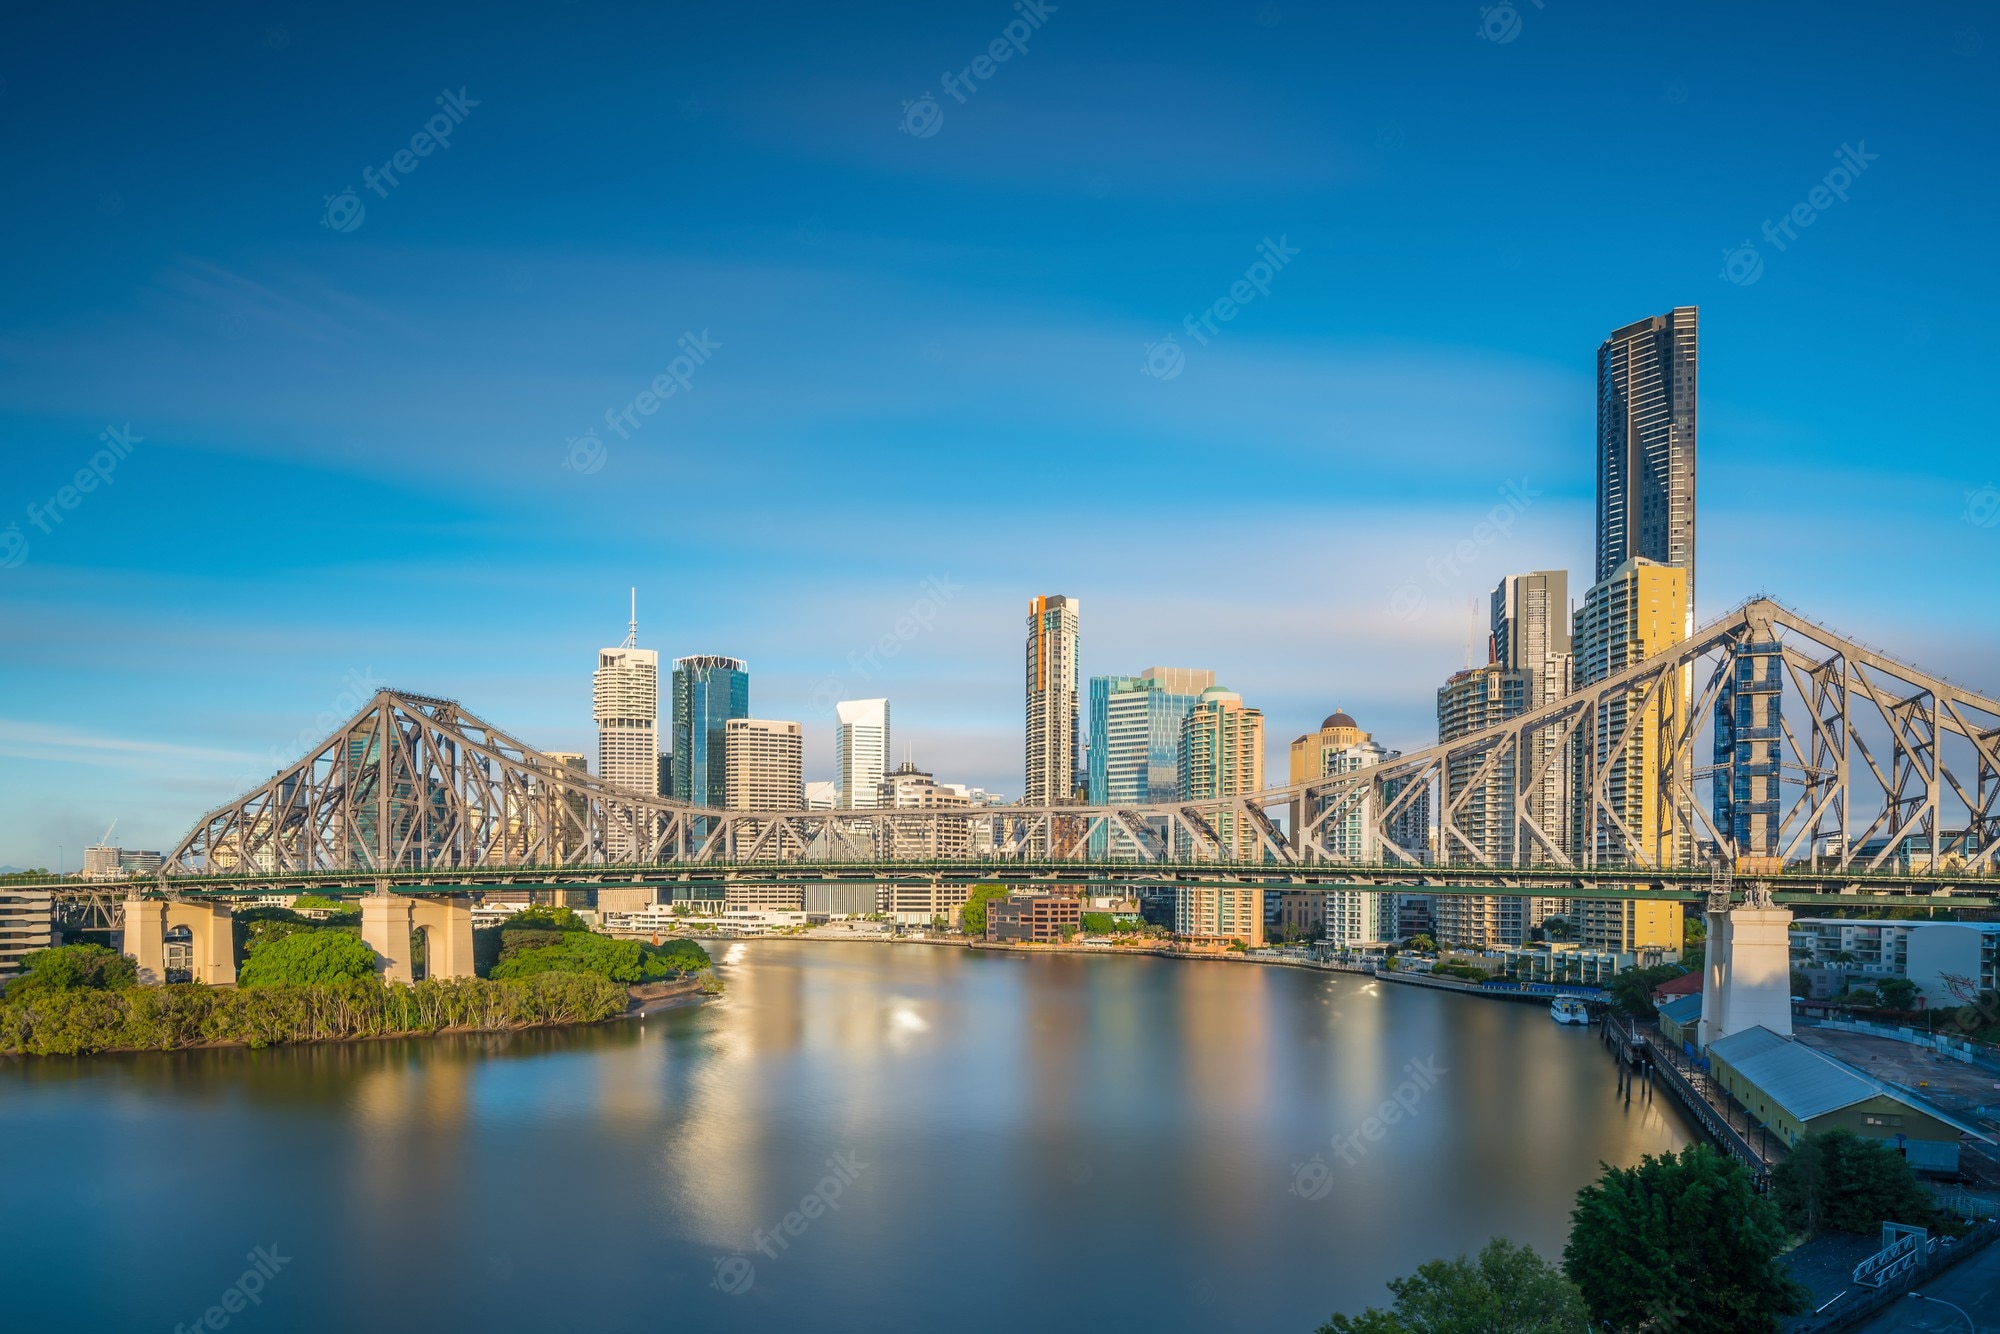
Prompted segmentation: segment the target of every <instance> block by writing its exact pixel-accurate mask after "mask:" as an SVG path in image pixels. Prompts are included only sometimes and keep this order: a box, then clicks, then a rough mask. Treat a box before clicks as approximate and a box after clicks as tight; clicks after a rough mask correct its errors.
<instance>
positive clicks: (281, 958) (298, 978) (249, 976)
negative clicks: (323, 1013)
mask: <svg viewBox="0 0 2000 1334" xmlns="http://www.w3.org/2000/svg"><path fill="white" fill-rule="evenodd" d="M376 968H377V964H376V959H375V951H374V950H372V949H369V948H368V946H366V945H364V944H362V943H361V938H360V937H359V936H353V935H349V934H348V933H347V932H345V931H301V932H299V933H298V934H297V935H291V936H285V937H284V938H282V939H280V940H273V941H269V942H267V943H265V944H262V945H259V946H258V947H257V948H256V950H255V951H253V952H252V953H251V955H250V957H249V958H247V959H245V960H244V961H243V967H242V969H241V970H240V971H239V972H238V973H237V974H236V981H237V984H238V985H239V986H245V987H272V986H285V985H295V986H305V985H320V984H325V983H329V982H342V981H346V980H349V979H356V980H359V979H363V978H372V977H374V976H375V975H376Z"/></svg>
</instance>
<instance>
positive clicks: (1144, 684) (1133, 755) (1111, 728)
mask: <svg viewBox="0 0 2000 1334" xmlns="http://www.w3.org/2000/svg"><path fill="white" fill-rule="evenodd" d="M1213 684H1215V673H1214V672H1206V671H1194V670H1191V669H1188V668H1180V667H1148V668H1147V669H1146V670H1145V671H1144V672H1142V673H1140V674H1139V675H1138V676H1093V677H1091V678H1090V732H1089V737H1090V740H1089V748H1088V749H1089V786H1090V803H1091V805H1093V806H1145V805H1160V804H1164V803H1166V802H1171V801H1175V800H1178V799H1179V797H1180V790H1179V784H1180V749H1181V723H1182V722H1183V721H1185V720H1186V718H1187V716H1188V714H1189V713H1190V712H1191V711H1192V710H1193V709H1194V706H1195V704H1196V703H1197V702H1198V701H1199V700H1200V698H1201V692H1202V690H1204V689H1205V688H1207V687H1208V686H1210V685H1213ZM1091 841H1092V844H1093V847H1092V849H1091V851H1092V853H1093V854H1095V855H1099V856H1102V855H1104V854H1105V853H1106V852H1107V851H1108V850H1110V849H1109V840H1108V839H1107V838H1106V836H1105V834H1104V832H1103V831H1102V830H1100V831H1098V832H1097V833H1096V834H1094V835H1093V836H1092V839H1091ZM1121 841H1124V840H1122V837H1121ZM1120 851H1121V855H1131V854H1132V853H1133V852H1135V851H1136V849H1131V848H1126V849H1122V850H1120Z"/></svg>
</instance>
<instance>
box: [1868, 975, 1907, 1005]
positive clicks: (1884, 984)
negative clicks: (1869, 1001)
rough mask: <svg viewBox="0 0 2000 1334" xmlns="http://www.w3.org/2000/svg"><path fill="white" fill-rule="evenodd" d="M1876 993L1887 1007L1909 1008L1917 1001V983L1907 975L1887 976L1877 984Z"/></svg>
mask: <svg viewBox="0 0 2000 1334" xmlns="http://www.w3.org/2000/svg"><path fill="white" fill-rule="evenodd" d="M1875 994H1876V995H1877V996H1878V997H1880V998H1881V1001H1882V1004H1883V1006H1884V1007H1885V1008H1887V1009H1891V1010H1908V1009H1911V1008H1913V1007H1914V1006H1915V1005H1916V1003H1917V984H1916V983H1914V982H1912V981H1910V979H1909V978H1907V977H1885V978H1883V979H1882V980H1881V981H1880V982H1877V983H1876V984H1875Z"/></svg>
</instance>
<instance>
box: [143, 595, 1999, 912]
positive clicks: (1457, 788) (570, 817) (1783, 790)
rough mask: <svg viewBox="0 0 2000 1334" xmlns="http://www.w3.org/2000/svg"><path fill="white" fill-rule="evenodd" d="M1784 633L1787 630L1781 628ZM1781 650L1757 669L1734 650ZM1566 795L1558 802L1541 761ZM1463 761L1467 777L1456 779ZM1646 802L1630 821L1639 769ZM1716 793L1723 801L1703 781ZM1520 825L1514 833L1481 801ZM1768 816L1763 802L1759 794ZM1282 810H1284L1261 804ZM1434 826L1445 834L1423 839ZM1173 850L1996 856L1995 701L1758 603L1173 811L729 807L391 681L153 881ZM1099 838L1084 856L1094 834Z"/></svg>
mask: <svg viewBox="0 0 2000 1334" xmlns="http://www.w3.org/2000/svg"><path fill="white" fill-rule="evenodd" d="M1773 646H1775V647H1773ZM1756 659H1768V660H1769V661H1770V662H1772V663H1775V664H1776V668H1775V669H1767V672H1766V675H1767V676H1768V677H1770V679H1769V680H1766V679H1765V678H1763V677H1759V678H1758V680H1759V681H1761V682H1762V684H1752V685H1743V684H1741V683H1740V682H1739V683H1738V684H1737V685H1736V686H1734V687H1731V686H1730V685H1729V683H1730V682H1731V681H1736V680H1737V674H1739V673H1741V672H1742V671H1744V670H1745V668H1744V663H1745V662H1752V666H1753V667H1754V665H1755V663H1754V661H1752V660H1756ZM1753 689H1754V690H1761V691H1764V692H1766V693H1771V694H1777V693H1779V692H1782V694H1783V697H1784V699H1785V700H1786V701H1787V703H1786V706H1785V707H1783V708H1782V709H1780V710H1779V711H1778V714H1777V716H1778V718H1779V719H1780V722H1779V723H1778V724H1777V725H1776V726H1775V727H1774V728H1773V729H1771V731H1772V736H1771V738H1770V740H1771V743H1772V745H1773V747H1774V749H1775V750H1776V751H1777V752H1779V753H1778V755H1777V758H1775V759H1773V760H1771V761H1770V762H1769V764H1768V765H1767V766H1766V767H1767V768H1768V769H1769V772H1770V773H1771V774H1773V775H1775V776H1777V781H1776V782H1775V783H1774V784H1772V786H1771V790H1773V791H1775V792H1777V793H1778V797H1777V799H1776V800H1775V801H1774V802H1767V803H1765V805H1766V806H1768V808H1769V814H1768V815H1761V816H1760V817H1759V819H1760V821H1761V823H1759V824H1758V826H1757V828H1758V829H1759V831H1760V832H1759V834H1758V836H1757V837H1758V839H1759V840H1761V844H1762V845H1761V846H1758V847H1739V846H1737V844H1738V840H1737V839H1736V838H1735V836H1734V833H1733V831H1732V830H1730V829H1724V828H1721V827H1719V826H1718V823H1717V821H1716V819H1715V818H1714V817H1713V815H1712V814H1711V807H1713V806H1714V804H1715V803H1714V798H1715V785H1716V784H1717V783H1724V784H1729V785H1731V788H1732V790H1733V789H1734V785H1735V783H1736V780H1737V779H1738V777H1739V774H1738V773H1737V768H1738V766H1739V764H1741V763H1742V762H1741V761H1739V760H1737V759H1735V758H1731V759H1730V760H1728V761H1727V762H1721V761H1718V762H1717V763H1713V764H1707V765H1704V764H1702V763H1700V762H1699V761H1698V759H1697V751H1698V748H1699V746H1700V744H1701V741H1702V739H1703V738H1704V737H1708V736H1712V735H1713V732H1714V729H1715V726H1716V719H1717V711H1718V708H1719V707H1720V706H1721V702H1722V701H1723V700H1724V698H1725V697H1728V696H1730V695H1731V691H1732V690H1737V691H1740V690H1753ZM1556 773H1560V774H1561V775H1563V776H1564V778H1565V780H1566V790H1567V791H1568V793H1569V794H1570V796H1569V800H1567V801H1565V802H1563V803H1561V804H1560V808H1559V809H1555V810H1550V809H1547V805H1548V803H1546V802H1545V801H1544V800H1543V799H1542V798H1541V797H1540V796H1539V795H1538V794H1540V793H1542V792H1544V791H1545V790H1546V788H1547V782H1546V780H1548V779H1549V778H1550V777H1551V775H1552V774H1556ZM1455 775H1456V777H1455ZM1634 783H1643V784H1646V785H1649V786H1650V788H1651V790H1652V791H1653V792H1655V793H1657V794H1658V798H1657V800H1656V801H1654V802H1653V803H1652V806H1651V809H1652V811H1653V815H1654V822H1653V823H1652V824H1651V825H1650V826H1649V827H1645V828H1634V827H1633V817H1634V805H1633V803H1632V802H1631V801H1630V800H1628V799H1626V796H1625V793H1626V789H1627V787H1628V786H1629V785H1631V784H1634ZM1704 787H1706V789H1707V796H1708V798H1709V800H1708V801H1706V802H1705V801H1704V800H1703V799H1702V797H1703V791H1702V789H1703V788H1704ZM1482 791H1483V792H1486V793H1489V794H1490V793H1492V792H1496V791H1497V792H1499V793H1500V794H1501V796H1500V798H1499V799H1498V800H1497V801H1487V802H1486V804H1485V807H1484V809H1486V810H1498V811H1499V812H1501V814H1502V816H1503V817H1504V819H1505V821H1506V829H1505V831H1504V832H1505V836H1504V838H1502V839H1500V840H1499V846H1500V848H1501V851H1500V852H1499V853H1498V854H1496V853H1495V852H1494V851H1493V850H1492V849H1493V841H1492V840H1491V839H1490V838H1489V837H1486V836H1485V834H1486V833H1489V832H1490V831H1481V830H1479V829H1475V828H1473V827H1471V826H1470V824H1469V823H1468V822H1469V821H1470V819H1471V814H1470V813H1471V812H1472V810H1473V809H1474V807H1473V804H1472V794H1474V793H1475V792H1482ZM1761 809H1763V808H1762V807H1760V810H1761ZM1276 813H1284V814H1285V816H1286V821H1285V824H1284V826H1283V827H1281V826H1280V824H1279V822H1278V820H1277V819H1275V818H1274V814H1276ZM1433 816H1435V820H1436V840H1437V850H1438V851H1437V853H1436V854H1435V855H1434V854H1433V851H1432V848H1431V845H1430V837H1431V834H1430V831H1431V823H1432V818H1433ZM1113 846H1115V848H1116V849H1117V853H1118V856H1120V857H1121V858H1123V859H1125V860H1133V859H1136V860H1138V861H1139V862H1141V863H1158V864H1161V865H1169V864H1172V865H1179V864H1184V863H1188V862H1211V863H1216V864H1240V863H1245V862H1249V863H1257V864H1263V865H1268V866H1271V867H1273V868H1284V867H1290V866H1301V867H1303V866H1324V865H1347V864H1352V865H1357V866H1360V865H1377V864H1382V865H1392V866H1406V867H1416V866H1423V865H1426V864H1429V863H1432V862H1434V861H1442V862H1444V863H1446V864H1452V865H1465V866H1471V867H1477V866H1489V867H1499V866H1531V865H1537V866H1552V867H1561V868H1571V869H1575V870H1577V871H1579V872H1588V871H1590V870H1592V869H1596V868H1604V867H1610V866H1634V867H1642V868H1643V867H1661V868H1665V867H1672V866H1676V865H1683V864H1686V862H1687V860H1688V859H1689V858H1690V856H1691V855H1692V852H1693V850H1694V849H1695V848H1697V847H1698V846H1712V847H1713V848H1714V850H1715V851H1716V853H1717V854H1718V855H1720V856H1723V857H1727V858H1731V859H1733V858H1735V857H1736V856H1738V855H1741V854H1746V853H1758V854H1764V855H1770V856H1777V857H1782V858H1785V859H1787V860H1789V861H1792V862H1794V863H1798V862H1804V863H1806V864H1808V865H1809V866H1810V867H1811V869H1813V870H1815V871H1823V872H1839V871H1874V870H1879V869H1881V868H1883V867H1884V866H1889V865H1892V864H1893V863H1895V862H1896V860H1897V859H1898V858H1902V859H1904V860H1909V859H1911V858H1916V857H1920V858H1922V859H1924V860H1925V862H1926V864H1927V869H1931V870H1941V869H1947V868H1949V869H1961V870H1964V871H1968V872H1972V873H1984V874H1991V873H1994V872H1996V871H2000V703H1996V702H1994V701H1993V700H1991V699H1987V698H1985V697H1982V696H1979V695H1975V694H1973V693H1971V692H1970V691H1966V690H1964V689H1961V688H1959V687H1957V686H1954V685H1952V684H1951V683H1949V682H1946V681H1944V680H1943V679H1942V678H1939V677H1936V676H1933V675H1930V674H1928V673H1925V672H1922V671H1920V670H1919V669H1917V668H1914V667H1911V666H1909V665H1907V664H1904V663H1901V662H1897V661H1896V660H1894V659H1892V658H1889V657H1887V656H1886V655H1883V654H1881V653H1879V652H1877V651H1875V650H1872V649H1869V648H1867V647H1865V646H1863V645H1861V644H1858V643H1856V642H1854V641H1852V640H1849V639H1846V638H1843V637H1842V636H1840V635H1838V634H1836V633H1835V632H1833V631H1831V630H1829V629H1827V628H1826V627H1824V626H1821V625H1818V624H1817V623H1816V622H1813V621H1810V620H1808V619H1807V618H1805V617H1802V616H1800V615H1798V614H1797V613H1794V612H1792V611H1790V610H1788V609H1786V608H1784V607H1782V606H1780V605H1779V604H1777V603H1775V602H1772V601H1770V600H1768V599H1756V600H1753V601H1751V602H1748V603H1746V604H1744V605H1743V606H1742V607H1739V608H1737V609H1736V610H1735V611H1733V612H1731V613H1729V614H1728V615H1726V616H1724V617H1722V618H1721V619H1719V620H1717V621H1715V622H1713V623H1712V624H1710V625H1708V626H1705V627H1703V628H1702V629H1701V630H1699V631H1697V632H1696V633H1695V634H1694V635H1693V636H1692V637H1691V638H1690V639H1688V640H1687V641H1686V642H1685V643H1683V644H1680V645H1677V646H1675V647H1674V648H1672V649H1671V650H1669V651H1667V652H1665V653H1661V654H1658V655H1656V656H1654V657H1651V658H1648V659H1645V660H1644V661H1641V662H1637V663H1634V664H1632V665H1630V666H1628V667H1626V668H1624V669H1622V670H1621V671H1618V672H1617V673H1615V674H1613V675H1611V676H1609V677H1607V678H1606V679H1605V680H1603V681H1600V682H1596V683H1594V684H1592V685H1589V686H1586V687H1583V688H1580V689H1578V690H1575V691H1573V692H1572V693H1570V694H1568V695H1565V696H1563V697H1561V698H1560V699H1556V700H1553V701H1551V702H1549V703H1547V704H1545V705H1543V706H1542V707H1540V708H1538V709H1535V710H1532V711H1530V712H1527V713H1524V714H1521V715H1519V716H1518V717H1515V718H1512V719H1509V720H1507V721H1506V722H1503V723H1500V724H1498V725H1496V726H1492V727H1488V728H1485V729H1483V730H1481V731H1479V732H1474V733H1470V734H1468V735H1466V736H1462V737H1459V738H1455V739H1454V740H1452V741H1450V742H1448V743H1444V744H1441V745H1437V746H1432V747H1427V748H1425V749H1422V750H1417V751H1413V752H1410V753H1407V754H1403V755H1399V756H1393V757H1391V758H1388V759H1386V760H1385V761H1384V762H1382V763H1379V764H1375V765H1372V766H1370V767H1367V768H1363V769H1358V770H1354V771H1352V772H1348V773H1342V774H1336V775H1332V776H1329V777H1327V778H1322V779H1317V780H1314V781H1311V782H1308V783H1302V784H1296V785H1293V786H1289V787H1283V788H1275V789H1271V790H1269V791H1265V792H1261V793H1256V794H1252V795H1246V796H1234V797H1226V798H1219V799H1210V800H1201V801H1182V802H1175V803H1172V804H1168V805H1158V806H1125V807H1106V808H1098V807H1087V806H1077V805H1070V806H1048V807H1034V808H1030V807H1020V806H1006V807H977V808H963V807H960V808H936V809H925V810H908V809H869V810H831V811H829V810H812V811H807V810H761V811H728V810H717V809H713V808H706V807H694V806H689V805H686V804H684V803H681V802H676V801H672V800H669V799H667V798H664V797H659V796H655V795H653V794H650V793H641V792H634V791H630V790H628V789H624V788H620V787H617V786H615V785H613V784H610V783H607V782H605V781H604V780H602V779H600V778H596V777H593V776H592V775H590V774H588V773H586V772H584V771H582V770H579V769H574V768H570V767H568V766H566V765H563V764H561V763H559V762H557V761H556V760H554V759H551V758H550V757H549V756H547V755H545V754H542V753H541V752H539V751H536V750H535V749H533V748H532V747H530V746H528V745H526V744H524V743H522V742H520V741H518V740H515V739H514V738H512V737H510V736H508V735H507V734H505V733H503V732H501V731H500V730H499V729H497V728H494V727H492V726H491V725H489V724H487V723H485V722H483V721H482V720H480V719H479V718H477V717H475V716H474V715H472V714H470V713H468V712H466V711H465V710H464V709H462V708H460V707H459V705H458V704H457V703H456V702H454V701H452V700H447V699H439V698H434V697H431V696H425V695H415V694H409V693H406V692H400V691H394V690H384V691H381V692H378V693H377V694H376V695H375V696H374V697H373V698H372V699H371V700H369V701H368V702H367V704H365V705H364V706H363V707H362V708H361V709H360V710H359V711H358V712H357V713H356V714H355V715H354V716H353V717H352V718H350V719H348V721H347V722H346V723H344V724H342V725H341V726H340V727H339V728H337V729H336V730H335V731H334V733H333V734H332V735H331V736H329V737H328V738H327V739H326V740H325V741H324V742H322V743H321V744H320V745H319V746H317V747H315V748H314V749H313V750H312V751H311V752H309V753H308V754H307V755H305V756H304V757H302V758H301V759H300V760H299V761H297V762H296V763H294V764H293V765H291V766H289V767H288V768H286V769H285V770H283V771H282V772H280V773H278V774H274V775H273V776H272V777H271V778H270V779H269V780H267V781H266V782H265V783H264V784H262V785H261V786H259V787H258V788H256V789H254V790H252V791H251V792H248V793H246V794H245V795H243V796H242V797H239V798H238V799H236V800H235V801H232V802H230V803H228V804H226V805H224V806H220V807H217V808H216V809H215V810H213V811H210V812H209V813H208V814H206V815H205V816H203V817H202V818H201V820H200V821H198V822H197V823H196V825H195V827H194V828H193V830H191V831H190V832H189V834H188V835H187V836H186V837H185V838H184V839H183V840H182V841H181V844H180V845H179V846H178V847H177V848H176V849H175V850H174V852H173V853H172V855H171V856H170V857H168V858H167V860H166V863H165V865H164V867H163V868H162V874H163V877H172V876H176V875H187V874H203V873H208V874H214V873H226V872H242V873H246V874H249V873H269V874H273V875H287V874H309V873H313V872H320V871H343V872H345V871H356V870H367V869H379V870H413V869H431V868H453V867H462V868H465V869H468V870H477V869H481V868H489V867H504V866H529V867H534V866H540V867H551V868H562V867H582V866H597V865H606V864H619V865H631V864H636V865H686V866H701V865H740V864H745V863H757V864H762V863H770V864H776V865H783V864H799V865H801V866H802V867H803V866H810V865H812V864H813V863H815V862H830V863H842V862H891V861H910V862H913V863H921V862H936V861H940V860H943V861H954V860H967V861H970V860H986V861H992V862H994V863H996V864H999V863H1012V862H1028V861H1033V862H1046V863H1066V864H1074V865H1076V866H1078V867H1079V868H1082V867H1087V866H1089V865H1091V864H1093V862H1094V861H1097V860H1101V859H1102V856H1103V853H1102V850H1103V849H1105V848H1107V847H1113ZM1093 849H1097V850H1099V851H1097V852H1096V853H1093Z"/></svg>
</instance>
